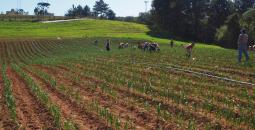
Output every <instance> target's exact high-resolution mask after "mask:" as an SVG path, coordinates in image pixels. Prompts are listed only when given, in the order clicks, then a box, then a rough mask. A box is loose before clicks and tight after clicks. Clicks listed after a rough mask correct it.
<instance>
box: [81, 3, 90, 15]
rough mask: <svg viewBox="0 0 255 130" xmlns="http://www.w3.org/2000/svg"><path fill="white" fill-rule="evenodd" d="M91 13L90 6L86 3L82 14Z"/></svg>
mask: <svg viewBox="0 0 255 130" xmlns="http://www.w3.org/2000/svg"><path fill="white" fill-rule="evenodd" d="M90 15H91V11H90V8H89V6H88V5H86V6H85V7H84V8H83V11H82V16H90Z"/></svg>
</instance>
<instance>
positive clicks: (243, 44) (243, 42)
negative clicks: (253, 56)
mask: <svg viewBox="0 0 255 130" xmlns="http://www.w3.org/2000/svg"><path fill="white" fill-rule="evenodd" d="M248 38H249V36H248V34H246V30H245V29H242V30H241V34H240V35H239V37H238V62H239V63H240V62H241V61H242V55H243V53H244V54H245V58H246V61H249V54H248Z"/></svg>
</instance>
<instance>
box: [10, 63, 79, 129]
mask: <svg viewBox="0 0 255 130" xmlns="http://www.w3.org/2000/svg"><path fill="white" fill-rule="evenodd" d="M12 68H13V70H15V71H16V72H17V73H18V74H19V75H20V76H21V77H22V78H23V79H24V80H25V82H26V83H27V85H28V86H29V87H30V89H31V90H32V92H33V93H34V94H35V95H36V97H37V98H38V100H39V101H40V102H42V103H43V104H44V105H45V106H46V107H47V109H48V110H49V111H50V113H51V115H52V116H53V118H54V123H55V125H56V126H57V127H58V128H61V127H62V128H65V129H70V128H71V129H75V127H74V124H72V123H71V122H70V121H69V120H65V119H63V118H62V117H61V112H60V110H59V108H58V106H56V105H55V104H54V103H52V102H51V100H50V99H49V97H48V94H47V93H46V92H45V91H43V90H42V89H41V88H40V87H39V86H38V85H37V84H36V83H35V82H34V81H33V79H32V78H31V77H30V76H29V75H28V74H26V73H25V72H24V71H23V70H22V69H21V68H20V67H19V66H17V65H16V64H12Z"/></svg>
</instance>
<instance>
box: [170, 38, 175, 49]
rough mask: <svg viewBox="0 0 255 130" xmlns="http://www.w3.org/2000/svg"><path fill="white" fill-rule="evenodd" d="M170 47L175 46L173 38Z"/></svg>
mask: <svg viewBox="0 0 255 130" xmlns="http://www.w3.org/2000/svg"><path fill="white" fill-rule="evenodd" d="M170 47H171V48H173V47H174V41H173V40H171V42H170Z"/></svg>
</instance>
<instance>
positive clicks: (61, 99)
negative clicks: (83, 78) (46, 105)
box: [29, 73, 111, 130]
mask: <svg viewBox="0 0 255 130" xmlns="http://www.w3.org/2000/svg"><path fill="white" fill-rule="evenodd" d="M29 74H30V75H31V77H32V78H33V79H34V80H35V81H36V83H38V85H40V86H41V87H42V88H43V90H45V91H46V92H47V93H48V94H49V97H50V99H51V101H52V102H53V103H55V104H56V105H57V106H59V107H60V110H61V113H62V114H63V116H64V117H65V118H66V119H71V120H72V121H73V122H74V123H75V124H77V126H78V128H79V129H81V130H91V129H93V130H95V129H97V130H104V129H111V128H110V127H108V126H107V124H106V121H104V120H102V119H100V118H99V117H98V116H96V114H95V113H92V112H89V111H88V110H87V109H86V108H85V107H84V106H82V105H80V104H78V103H76V102H74V101H73V100H71V99H70V98H69V97H68V96H66V95H64V94H62V93H60V92H59V91H57V90H56V89H54V88H52V87H51V86H50V84H48V83H46V82H45V81H44V80H43V79H41V78H40V77H38V76H36V75H34V74H32V73H29Z"/></svg>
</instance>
